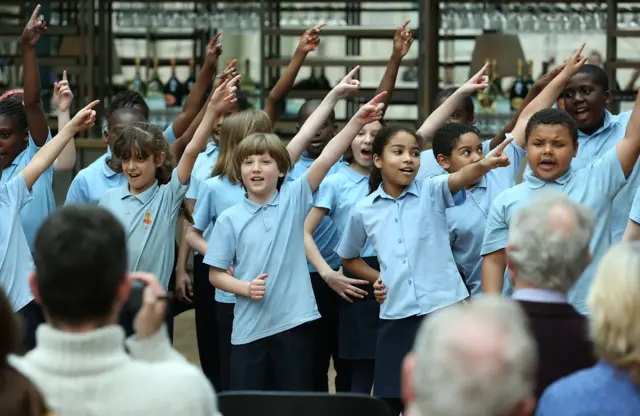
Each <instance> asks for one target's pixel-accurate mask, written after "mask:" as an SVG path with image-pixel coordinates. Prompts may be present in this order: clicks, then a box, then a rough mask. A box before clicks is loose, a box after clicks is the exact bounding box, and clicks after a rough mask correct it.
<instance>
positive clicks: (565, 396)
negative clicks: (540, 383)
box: [540, 367, 604, 410]
mask: <svg viewBox="0 0 640 416" xmlns="http://www.w3.org/2000/svg"><path fill="white" fill-rule="evenodd" d="M596 368H597V367H591V368H587V369H584V370H580V371H577V372H575V373H573V374H571V375H569V376H567V377H564V378H561V379H560V380H558V381H556V382H555V383H553V384H551V385H550V386H549V387H548V388H547V389H546V390H545V391H544V393H543V395H542V397H541V398H540V409H542V410H551V409H553V408H557V407H564V406H566V405H567V401H569V400H570V401H571V402H572V404H574V405H575V403H576V400H578V401H580V400H583V399H588V397H590V396H591V392H595V391H596V390H599V387H598V386H597V381H598V379H600V376H599V375H597V374H596V371H597V370H596ZM602 381H604V380H602Z"/></svg>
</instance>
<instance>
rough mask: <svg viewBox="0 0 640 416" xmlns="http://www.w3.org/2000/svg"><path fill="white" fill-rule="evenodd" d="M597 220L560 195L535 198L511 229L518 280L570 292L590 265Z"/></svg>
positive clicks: (511, 253)
mask: <svg viewBox="0 0 640 416" xmlns="http://www.w3.org/2000/svg"><path fill="white" fill-rule="evenodd" d="M594 227H595V217H594V215H593V213H592V212H591V210H590V209H589V208H587V207H585V206H584V205H581V204H579V203H577V202H574V201H572V200H571V199H569V198H568V197H567V196H566V195H564V194H560V193H547V194H543V195H541V196H539V197H537V198H534V199H533V200H532V201H531V202H530V203H529V204H528V205H527V206H525V207H523V208H522V209H520V210H519V211H518V212H516V214H515V215H514V217H513V219H512V220H511V224H510V226H509V241H508V244H507V250H506V252H507V258H508V259H509V261H510V262H511V263H512V264H513V266H514V269H515V271H516V275H515V276H514V277H515V278H516V280H521V281H524V282H527V283H528V284H531V285H533V286H536V287H539V288H542V289H549V290H557V291H561V292H565V293H566V292H568V291H569V289H571V287H572V286H573V285H574V283H575V282H576V281H577V280H578V278H580V275H581V274H582V272H584V270H585V269H586V268H587V266H588V265H589V262H590V259H591V258H590V255H589V244H590V242H591V238H592V237H593V231H594Z"/></svg>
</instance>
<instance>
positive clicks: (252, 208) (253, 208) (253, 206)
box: [242, 191, 280, 214]
mask: <svg viewBox="0 0 640 416" xmlns="http://www.w3.org/2000/svg"><path fill="white" fill-rule="evenodd" d="M279 200H280V192H278V191H276V193H275V194H273V196H272V197H271V200H269V202H267V203H266V204H258V203H257V202H253V201H252V200H250V199H249V195H248V194H246V193H245V194H244V199H243V200H242V203H243V205H244V207H245V208H246V209H247V211H249V212H250V213H251V214H255V213H256V212H258V211H259V210H260V209H261V208H262V207H263V206H265V205H269V206H272V207H275V206H278V201H279Z"/></svg>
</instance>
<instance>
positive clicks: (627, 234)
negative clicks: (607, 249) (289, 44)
mask: <svg viewBox="0 0 640 416" xmlns="http://www.w3.org/2000/svg"><path fill="white" fill-rule="evenodd" d="M636 240H640V224H638V223H637V222H635V221H633V220H631V219H630V220H629V222H627V228H626V229H625V230H624V235H623V236H622V241H636Z"/></svg>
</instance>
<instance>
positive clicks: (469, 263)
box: [446, 142, 526, 297]
mask: <svg viewBox="0 0 640 416" xmlns="http://www.w3.org/2000/svg"><path fill="white" fill-rule="evenodd" d="M485 143H487V142H485ZM505 154H506V155H507V156H508V157H509V160H510V161H511V164H510V165H509V166H506V167H503V168H497V169H493V170H491V171H489V172H488V173H487V174H486V175H484V176H483V177H482V179H480V182H478V183H477V184H476V185H475V186H474V187H473V188H471V189H468V190H462V191H460V192H459V193H458V194H456V206H454V207H451V208H448V209H447V211H446V216H447V227H448V228H449V240H450V244H451V251H452V252H453V258H454V259H455V261H456V264H457V265H458V270H459V271H460V274H461V275H462V278H463V279H464V281H465V283H466V285H467V289H468V290H469V294H471V296H472V297H474V296H479V295H480V294H481V293H482V289H481V287H480V283H481V277H482V256H481V255H480V251H481V250H482V240H483V239H484V230H485V226H486V223H487V217H488V215H489V210H490V209H491V204H492V202H493V201H494V200H495V199H496V198H497V196H498V195H499V194H500V193H501V192H502V191H504V190H506V189H509V188H511V187H513V186H515V185H516V175H517V174H518V173H519V172H520V168H521V166H522V163H523V160H524V157H525V156H526V151H525V150H524V149H522V148H521V147H519V146H517V145H516V144H514V143H513V142H512V143H510V144H509V145H507V147H505ZM458 198H459V199H458ZM504 288H505V289H504V290H503V294H504V295H510V294H511V293H512V290H511V284H510V282H509V279H508V276H505V285H504Z"/></svg>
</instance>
